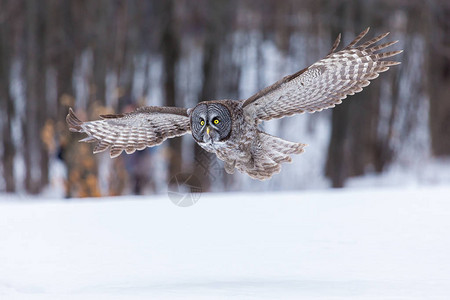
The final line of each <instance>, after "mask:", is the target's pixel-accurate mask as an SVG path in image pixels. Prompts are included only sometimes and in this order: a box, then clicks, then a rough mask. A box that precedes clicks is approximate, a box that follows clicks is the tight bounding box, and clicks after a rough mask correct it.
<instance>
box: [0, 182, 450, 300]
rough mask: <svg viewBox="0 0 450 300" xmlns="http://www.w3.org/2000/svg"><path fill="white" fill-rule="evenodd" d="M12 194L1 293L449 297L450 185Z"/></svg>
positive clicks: (0, 215)
mask: <svg viewBox="0 0 450 300" xmlns="http://www.w3.org/2000/svg"><path fill="white" fill-rule="evenodd" d="M8 197H10V196H8ZM13 197H18V196H13ZM6 198H7V196H5V195H3V196H1V197H0V199H1V200H0V299H29V298H32V299H160V298H162V299H186V298H188V299H229V298H238V299H261V298H262V299H450V187H426V188H425V187H423V188H418V187H416V188H410V189H403V190H397V189H391V188H384V189H358V190H352V189H350V190H337V191H335V190H330V191H320V192H314V191H308V192H292V193H264V194H245V193H240V194H204V195H201V198H200V200H199V201H198V203H197V204H195V205H193V206H191V207H189V208H182V207H177V206H175V205H174V204H173V203H172V202H171V201H169V199H168V197H167V196H158V197H128V198H109V199H101V200H95V201H94V200H80V201H74V200H70V201H61V200H51V201H49V200H44V201H42V199H28V200H26V199H24V201H9V200H6Z"/></svg>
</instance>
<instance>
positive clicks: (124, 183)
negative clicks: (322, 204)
mask: <svg viewBox="0 0 450 300" xmlns="http://www.w3.org/2000/svg"><path fill="white" fill-rule="evenodd" d="M368 26H370V27H371V28H372V29H371V31H370V32H369V34H368V38H371V37H374V36H375V35H378V34H381V33H384V32H386V31H390V32H391V35H389V36H388V38H387V41H388V40H389V41H392V40H400V42H399V43H398V44H397V45H396V46H394V47H393V50H398V49H404V50H405V51H404V53H403V54H401V55H399V56H398V57H397V60H400V61H402V64H401V65H400V66H397V67H393V68H391V70H389V71H388V72H387V73H383V74H382V75H381V76H380V77H379V78H378V79H377V80H375V81H373V82H372V84H371V85H370V86H369V87H367V88H365V90H364V92H362V93H359V94H357V95H355V96H352V97H350V98H348V99H347V100H345V101H344V102H343V104H341V105H339V106H338V107H336V108H335V109H333V110H328V111H324V112H322V113H319V114H310V115H301V116H296V117H292V118H285V119H282V120H277V121H272V122H268V123H266V124H264V127H265V129H266V130H267V131H269V132H271V133H274V134H276V135H278V136H281V137H283V138H285V139H287V140H291V141H299V142H304V143H307V144H309V147H308V148H307V149H306V153H305V154H302V155H301V156H297V157H294V162H293V163H292V164H289V165H284V166H283V169H282V172H281V173H280V174H278V175H275V176H274V177H273V179H272V180H270V181H265V182H258V181H254V180H252V179H250V178H248V177H247V176H245V175H242V174H235V175H227V174H225V173H224V171H223V168H222V165H221V162H220V161H218V160H216V158H215V157H214V156H211V155H210V154H208V153H205V152H203V151H202V150H201V149H200V148H199V147H198V146H196V145H195V143H194V142H193V141H192V138H191V137H190V136H185V137H183V138H177V139H172V140H170V141H166V142H165V143H164V144H163V145H161V146H159V147H154V148H148V149H146V150H144V151H139V152H136V153H135V154H133V155H125V154H122V155H121V156H120V157H118V158H117V159H110V158H109V155H108V153H102V154H99V155H93V154H92V145H91V144H84V143H78V140H79V139H80V138H81V137H82V136H81V135H79V134H74V133H70V132H69V131H68V129H67V126H66V123H65V116H66V114H67V112H68V108H69V107H74V109H75V111H76V113H77V114H78V115H79V116H80V118H81V119H83V120H87V119H89V120H91V119H97V118H98V115H99V114H105V113H120V112H126V111H130V110H133V109H135V108H136V107H137V106H142V105H167V106H181V107H193V106H194V105H195V104H196V103H197V102H198V101H200V100H210V99H223V98H229V99H244V98H247V97H249V96H251V95H252V94H253V93H255V92H257V91H258V90H259V89H262V88H264V87H265V86H267V85H269V84H271V83H273V82H275V81H276V80H278V79H280V78H281V77H282V76H284V75H287V74H291V73H294V72H296V71H298V70H300V69H302V68H304V67H306V66H308V65H310V64H311V63H313V62H315V61H317V60H318V59H320V58H322V57H324V56H325V55H326V54H327V53H328V51H329V50H330V48H331V46H332V43H333V41H334V39H335V38H336V36H337V35H338V33H340V32H341V33H342V34H343V44H346V43H349V42H350V41H351V40H352V39H353V38H354V37H355V36H356V35H357V34H358V33H359V32H361V31H362V30H364V29H365V28H366V27H368ZM0 116H1V117H0V118H1V119H0V136H1V144H0V172H1V173H2V176H1V177H0V191H3V192H26V193H31V194H37V193H40V192H42V191H44V190H47V189H50V190H51V189H58V188H59V189H60V191H61V194H62V195H63V196H66V197H78V196H81V197H84V196H101V195H120V194H132V193H135V194H150V193H159V192H164V191H165V190H167V185H168V182H169V180H170V178H172V177H173V176H174V175H175V174H177V173H179V172H187V173H194V174H196V175H197V177H199V178H200V179H201V182H202V185H203V188H204V190H209V191H224V190H226V191H229V190H271V189H301V188H316V187H330V186H333V187H342V186H346V184H347V183H348V182H349V181H348V180H349V179H350V178H353V177H356V176H362V175H365V174H366V175H367V174H385V173H388V172H389V170H393V169H401V170H403V171H404V173H409V174H413V176H416V177H418V178H419V180H422V179H423V180H431V181H432V180H439V178H437V177H436V176H439V175H436V174H432V175H430V176H428V177H424V175H423V173H424V170H425V169H426V168H425V166H426V165H429V164H431V163H430V162H432V161H436V160H437V161H438V163H437V164H438V165H442V164H444V165H445V163H444V162H447V160H445V159H446V157H447V158H448V157H449V156H450V2H449V1H447V0H441V1H440V0H429V1H422V0H378V1H375V0H367V1H348V0H305V1H300V0H266V1H254V0H243V1H233V0H224V1H219V0H199V1H188V0H164V1H163V0H161V1H155V0H153V1H152V0H147V1H133V0H129V1H109V0H108V1H107V0H98V1H92V0H40V1H36V0H0ZM441 159H443V160H441ZM446 166H448V164H447V165H446ZM431 170H432V169H431ZM445 170H446V171H448V174H450V169H449V168H447V169H445ZM430 172H432V173H435V172H434V171H430ZM421 176H422V177H421ZM433 176H434V177H433ZM430 178H431V179H430ZM433 178H434V179H433Z"/></svg>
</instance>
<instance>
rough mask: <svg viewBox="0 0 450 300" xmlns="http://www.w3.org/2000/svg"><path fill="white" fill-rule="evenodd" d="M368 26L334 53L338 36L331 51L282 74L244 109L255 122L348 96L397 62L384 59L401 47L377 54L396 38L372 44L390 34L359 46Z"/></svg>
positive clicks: (311, 109) (313, 109)
mask: <svg viewBox="0 0 450 300" xmlns="http://www.w3.org/2000/svg"><path fill="white" fill-rule="evenodd" d="M368 31H369V28H367V29H366V30H364V31H363V32H361V33H360V34H359V35H358V36H357V37H356V38H355V39H354V40H353V41H352V42H351V43H350V44H349V45H348V46H346V47H345V48H343V49H342V50H340V51H338V52H334V51H335V50H336V48H337V47H338V45H339V41H340V35H339V36H338V38H337V39H336V41H335V42H334V44H333V47H332V50H331V52H330V54H328V55H327V56H326V57H325V58H323V59H321V60H319V61H318V62H316V63H314V64H313V65H311V66H309V67H308V68H305V69H303V70H301V71H299V72H297V73H295V74H292V75H289V76H286V77H284V78H283V79H281V80H279V81H277V82H276V83H274V84H273V85H271V86H269V87H266V88H265V89H263V90H261V91H259V92H258V93H256V94H255V95H253V96H252V97H250V98H248V99H246V100H244V101H243V104H242V107H243V109H244V112H245V113H246V115H247V116H248V117H250V118H251V119H256V122H257V123H258V122H261V121H265V120H270V119H273V118H282V117H285V116H290V115H293V114H299V113H304V112H310V113H313V112H316V111H321V110H323V109H327V108H331V107H334V106H335V105H336V104H340V103H341V102H342V100H343V99H345V98H346V97H347V96H348V95H354V94H355V93H358V92H360V91H362V89H363V88H364V87H366V86H368V85H369V84H370V80H372V79H375V78H377V77H378V76H379V74H380V73H382V72H385V71H387V70H388V69H389V67H391V66H395V65H398V64H400V62H397V61H390V60H384V59H386V58H389V57H392V56H395V55H398V54H399V53H401V52H402V51H403V50H399V51H388V52H381V53H376V52H378V51H380V50H383V49H385V48H387V47H389V46H392V45H394V44H395V43H397V41H393V42H387V43H383V44H380V45H375V44H376V43H377V42H379V41H380V40H382V39H383V38H385V37H386V36H387V35H388V34H389V33H384V34H381V35H379V36H377V37H375V38H373V39H371V40H369V41H367V42H365V43H363V44H362V45H359V46H358V43H359V42H360V41H361V40H362V39H363V38H364V36H365V35H366V34H367V32H368Z"/></svg>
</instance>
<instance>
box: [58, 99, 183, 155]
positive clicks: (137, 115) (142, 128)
mask: <svg viewBox="0 0 450 300" xmlns="http://www.w3.org/2000/svg"><path fill="white" fill-rule="evenodd" d="M100 117H102V119H101V120H96V121H90V122H82V121H80V120H79V119H78V118H77V116H76V115H75V113H74V112H73V110H72V109H71V108H70V109H69V114H68V115H67V117H66V121H67V124H68V125H69V130H70V131H73V132H84V133H86V134H87V135H88V137H86V138H84V139H82V140H81V141H80V142H97V145H96V146H95V148H94V153H98V152H102V151H105V150H106V149H107V148H108V147H111V152H110V155H111V157H117V156H119V155H120V154H121V153H122V151H124V150H125V152H126V153H127V154H130V153H133V152H134V151H136V150H142V149H144V148H145V147H152V146H155V145H159V144H161V143H162V142H163V141H164V140H165V139H167V138H172V137H176V136H180V135H183V134H185V133H187V132H190V124H189V116H188V114H187V109H184V108H178V107H156V106H148V107H142V108H139V109H137V110H136V111H134V112H131V113H126V114H121V115H102V116H100Z"/></svg>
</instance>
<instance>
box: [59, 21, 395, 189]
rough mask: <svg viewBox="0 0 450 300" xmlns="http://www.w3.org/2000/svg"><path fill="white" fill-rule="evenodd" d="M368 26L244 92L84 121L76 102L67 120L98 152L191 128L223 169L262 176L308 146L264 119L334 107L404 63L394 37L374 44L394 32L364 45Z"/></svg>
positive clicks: (134, 146)
mask: <svg viewBox="0 0 450 300" xmlns="http://www.w3.org/2000/svg"><path fill="white" fill-rule="evenodd" d="M368 31H369V28H368V29H366V30H365V31H363V32H362V33H361V34H359V35H358V36H357V37H356V38H355V40H354V41H352V42H351V43H350V44H349V45H348V46H346V47H345V48H343V49H342V50H341V51H338V52H335V50H336V49H337V47H338V45H339V42H340V35H339V36H338V38H337V39H336V41H335V43H334V44H333V47H332V50H331V51H330V53H329V54H328V55H327V56H326V57H325V58H323V59H322V60H319V61H318V62H316V63H314V64H313V65H311V66H310V67H308V68H305V69H303V70H301V71H299V72H297V73H295V74H292V75H289V76H286V77H284V78H283V79H281V80H279V81H278V82H276V83H274V84H273V85H271V86H269V87H267V88H265V89H263V90H261V91H259V92H258V93H256V94H255V95H253V96H251V97H250V98H248V99H246V100H240V101H236V100H213V101H204V102H200V103H199V104H198V105H197V106H195V107H194V108H191V109H184V108H175V107H144V108H141V109H138V110H136V111H135V112H132V113H128V114H122V115H106V116H102V117H103V119H101V120H97V121H90V122H82V121H80V120H79V119H78V118H77V117H76V116H75V114H74V113H73V111H72V110H71V109H70V110H69V114H68V116H67V123H68V124H69V128H70V130H71V131H77V132H84V133H86V134H87V135H88V137H87V138H85V139H83V140H82V141H84V142H97V145H96V146H95V148H94V153H97V152H101V151H104V150H106V149H107V148H108V147H111V150H110V151H111V152H110V155H111V157H116V156H118V155H120V153H122V151H123V150H125V152H126V153H133V152H134V151H135V150H142V149H144V148H145V147H152V146H155V145H158V144H160V143H162V142H163V141H164V140H165V139H167V138H172V137H176V136H180V135H183V134H185V133H188V132H191V130H192V135H193V138H194V140H195V141H196V142H197V143H198V144H199V145H200V146H201V147H202V148H203V149H205V150H206V151H208V152H212V153H215V154H216V155H217V157H218V158H219V159H221V160H223V161H224V162H225V170H226V172H227V173H230V174H232V173H233V172H234V170H235V169H237V170H239V171H240V172H243V173H247V174H248V175H249V176H250V177H252V178H255V179H259V180H264V179H267V178H270V177H271V176H272V175H273V174H275V173H278V172H280V169H281V164H282V163H284V162H290V161H291V157H290V155H292V154H300V153H302V152H303V151H304V150H303V148H304V147H305V146H306V145H305V144H301V143H294V142H289V141H285V140H282V139H281V138H278V137H274V136H271V135H269V134H267V133H265V132H263V131H261V130H260V129H259V128H258V124H260V123H261V122H262V121H267V120H271V119H274V118H282V117H285V116H290V115H293V114H300V113H304V112H310V113H313V112H316V111H321V110H323V109H327V108H331V107H334V106H335V105H336V104H339V103H341V102H342V100H343V99H345V98H346V97H347V96H348V95H353V94H355V93H358V92H360V91H362V89H363V87H365V86H367V85H369V83H370V80H372V79H375V78H376V77H378V75H379V73H381V72H385V71H387V70H388V69H389V67H391V66H394V65H397V64H399V62H396V61H389V60H384V59H386V58H389V57H392V56H395V55H397V54H399V53H401V52H402V51H390V52H383V53H379V51H380V50H383V49H385V48H387V47H389V46H391V45H393V44H395V43H396V42H397V41H394V42H388V43H384V44H381V45H375V44H376V43H377V42H379V41H380V40H381V39H383V38H384V37H386V36H387V35H388V33H386V34H382V35H380V36H377V37H375V38H373V39H371V40H369V41H367V42H365V43H363V44H361V45H359V46H358V43H359V42H360V40H361V39H362V38H363V37H364V36H365V35H366V34H367V32H368Z"/></svg>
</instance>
